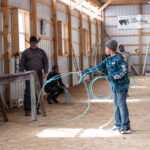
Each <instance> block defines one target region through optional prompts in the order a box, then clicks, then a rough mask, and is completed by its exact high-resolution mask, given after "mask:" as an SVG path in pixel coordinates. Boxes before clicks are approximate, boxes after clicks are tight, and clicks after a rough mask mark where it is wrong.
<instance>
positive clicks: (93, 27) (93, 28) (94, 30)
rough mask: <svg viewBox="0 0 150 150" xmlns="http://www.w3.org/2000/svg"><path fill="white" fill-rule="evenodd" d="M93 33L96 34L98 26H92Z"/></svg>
mask: <svg viewBox="0 0 150 150" xmlns="http://www.w3.org/2000/svg"><path fill="white" fill-rule="evenodd" d="M91 28H92V33H96V24H92V25H91Z"/></svg>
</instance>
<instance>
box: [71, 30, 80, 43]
mask: <svg viewBox="0 0 150 150" xmlns="http://www.w3.org/2000/svg"><path fill="white" fill-rule="evenodd" d="M72 41H80V31H76V30H72Z"/></svg>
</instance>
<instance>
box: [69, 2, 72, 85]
mask: <svg viewBox="0 0 150 150" xmlns="http://www.w3.org/2000/svg"><path fill="white" fill-rule="evenodd" d="M70 4H71V0H69V3H68V39H69V72H73V63H72V59H73V58H72V20H71V5H70ZM69 85H70V87H72V86H73V75H70V83H69Z"/></svg>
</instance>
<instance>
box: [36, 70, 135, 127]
mask: <svg viewBox="0 0 150 150" xmlns="http://www.w3.org/2000/svg"><path fill="white" fill-rule="evenodd" d="M99 72H100V71H99ZM89 73H93V72H92V71H91V70H89V72H87V73H85V74H84V75H82V76H80V79H79V83H80V82H81V81H83V83H84V86H85V89H86V92H87V96H88V104H87V108H86V110H85V111H84V112H83V113H82V114H80V115H78V116H77V117H74V118H72V119H70V120H65V121H61V122H56V123H50V124H47V125H46V126H56V125H61V124H66V123H69V122H72V121H74V120H76V119H79V118H81V117H83V116H84V115H85V114H86V113H87V112H88V110H89V108H90V94H91V96H92V97H93V98H95V99H98V100H106V99H109V98H110V97H111V96H112V92H111V93H110V94H109V95H108V96H107V97H105V98H100V97H96V96H95V94H94V92H93V84H94V83H95V82H96V81H97V80H98V79H106V78H107V76H106V75H105V74H104V73H102V72H100V73H101V74H103V75H104V76H99V77H96V78H94V79H93V80H92V81H91V83H90V86H89V89H88V87H87V84H86V82H85V80H84V76H85V75H87V74H89ZM71 74H76V72H68V73H63V74H59V75H56V76H54V77H52V78H50V79H49V80H47V81H46V82H45V84H44V85H43V87H42V89H41V91H40V93H39V96H38V101H37V106H38V105H39V100H40V96H41V94H42V92H43V91H44V88H45V86H46V84H48V83H50V82H52V81H54V80H57V79H59V78H62V77H65V76H68V75H71ZM132 77H133V80H134V84H135V79H134V76H133V75H132ZM89 91H90V92H89ZM65 93H66V96H67V101H70V100H71V96H70V94H69V92H68V90H65ZM89 93H90V94H89ZM115 111H116V110H115ZM114 113H115V112H114ZM113 118H114V115H113V116H112V118H111V119H110V120H109V121H108V122H107V123H106V124H104V125H102V126H100V127H101V128H104V127H105V126H107V125H108V124H110V123H111V122H112V120H113ZM36 124H37V123H36ZM37 125H39V124H37Z"/></svg>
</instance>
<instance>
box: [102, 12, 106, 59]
mask: <svg viewBox="0 0 150 150" xmlns="http://www.w3.org/2000/svg"><path fill="white" fill-rule="evenodd" d="M104 19H105V16H104V10H103V11H102V27H101V28H102V35H101V38H102V60H103V59H104V58H105V23H104Z"/></svg>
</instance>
